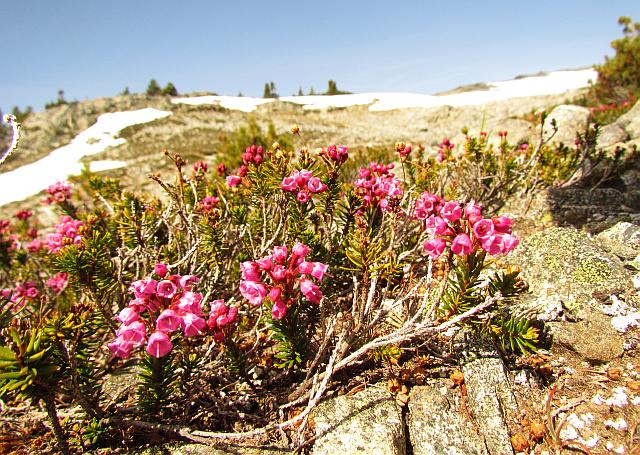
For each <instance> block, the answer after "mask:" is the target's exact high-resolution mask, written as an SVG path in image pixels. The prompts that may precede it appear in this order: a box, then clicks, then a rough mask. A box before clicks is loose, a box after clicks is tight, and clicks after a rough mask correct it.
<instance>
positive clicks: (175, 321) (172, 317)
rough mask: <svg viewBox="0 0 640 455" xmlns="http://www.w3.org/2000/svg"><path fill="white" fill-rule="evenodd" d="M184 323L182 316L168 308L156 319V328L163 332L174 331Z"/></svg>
mask: <svg viewBox="0 0 640 455" xmlns="http://www.w3.org/2000/svg"><path fill="white" fill-rule="evenodd" d="M181 323H182V318H181V317H180V316H179V315H178V313H176V312H175V311H173V310H171V309H166V310H164V311H163V312H162V313H160V316H158V319H157V320H156V329H157V330H160V331H162V332H173V331H174V330H178V329H179V328H180V325H181Z"/></svg>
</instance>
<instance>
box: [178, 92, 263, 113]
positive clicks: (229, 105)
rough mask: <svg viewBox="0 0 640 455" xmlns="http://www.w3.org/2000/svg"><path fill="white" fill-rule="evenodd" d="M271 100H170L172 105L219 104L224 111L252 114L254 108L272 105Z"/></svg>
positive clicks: (225, 98) (209, 97)
mask: <svg viewBox="0 0 640 455" xmlns="http://www.w3.org/2000/svg"><path fill="white" fill-rule="evenodd" d="M273 101H274V99H273V98H251V97H248V96H218V95H207V96H195V97H192V98H172V99H171V102H172V103H173V104H189V105H191V106H202V105H204V104H219V105H220V106H222V107H224V108H226V109H233V110H236V111H242V112H253V111H255V110H256V107H258V106H260V105H262V104H267V103H272V102H273Z"/></svg>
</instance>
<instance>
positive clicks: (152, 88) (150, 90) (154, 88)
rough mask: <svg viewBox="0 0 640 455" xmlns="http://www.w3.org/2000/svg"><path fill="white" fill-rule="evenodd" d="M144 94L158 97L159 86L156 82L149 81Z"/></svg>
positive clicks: (159, 92)
mask: <svg viewBox="0 0 640 455" xmlns="http://www.w3.org/2000/svg"><path fill="white" fill-rule="evenodd" d="M146 94H147V96H159V95H161V94H162V89H161V88H160V85H158V81H156V80H155V79H151V80H150V81H149V85H147V91H146Z"/></svg>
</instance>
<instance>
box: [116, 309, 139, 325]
mask: <svg viewBox="0 0 640 455" xmlns="http://www.w3.org/2000/svg"><path fill="white" fill-rule="evenodd" d="M116 319H117V320H118V321H120V322H122V323H123V324H124V325H129V324H131V323H132V322H134V321H137V320H138V319H140V313H138V309H137V308H136V307H133V306H126V307H124V308H123V309H122V310H120V313H118V315H117V316H116Z"/></svg>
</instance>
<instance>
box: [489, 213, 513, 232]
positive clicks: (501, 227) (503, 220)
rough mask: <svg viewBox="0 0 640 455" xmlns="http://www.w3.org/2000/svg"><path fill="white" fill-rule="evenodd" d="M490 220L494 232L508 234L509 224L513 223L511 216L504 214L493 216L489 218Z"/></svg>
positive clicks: (509, 230)
mask: <svg viewBox="0 0 640 455" xmlns="http://www.w3.org/2000/svg"><path fill="white" fill-rule="evenodd" d="M491 222H492V223H493V229H494V231H495V232H498V233H500V234H508V233H510V232H511V225H512V224H513V221H512V220H511V218H508V217H506V216H494V217H493V218H491Z"/></svg>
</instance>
